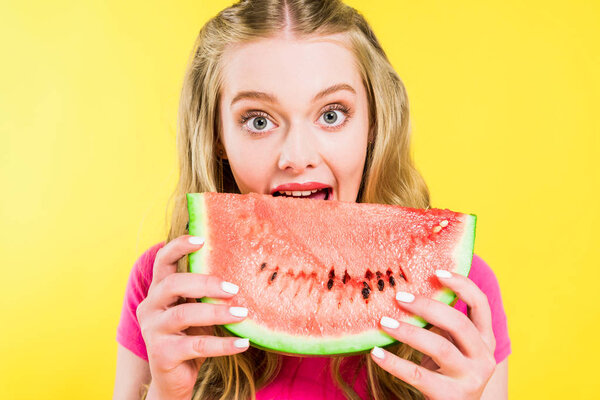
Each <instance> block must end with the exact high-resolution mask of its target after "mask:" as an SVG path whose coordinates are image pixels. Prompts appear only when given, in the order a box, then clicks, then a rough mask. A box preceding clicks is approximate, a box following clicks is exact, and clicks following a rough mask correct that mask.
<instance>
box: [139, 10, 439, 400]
mask: <svg viewBox="0 0 600 400" xmlns="http://www.w3.org/2000/svg"><path fill="white" fill-rule="evenodd" d="M284 30H289V31H291V32H292V33H293V34H294V35H296V36H297V37H300V38H302V37H308V36H314V35H331V34H344V37H346V38H347V39H349V44H350V46H349V48H350V49H351V50H352V51H353V53H354V55H355V60H356V66H357V68H358V69H359V72H360V74H361V76H362V80H363V84H364V86H365V89H366V93H367V97H368V103H369V122H370V132H371V134H372V143H369V145H368V148H367V159H366V162H365V167H364V172H363V179H362V182H361V185H360V189H359V192H358V196H357V201H359V202H368V203H382V204H398V205H402V206H406V207H418V208H429V206H430V203H429V191H428V189H427V186H426V184H425V182H424V180H423V178H422V177H421V175H420V174H419V172H418V171H417V170H416V168H415V167H414V165H413V162H412V159H411V154H410V126H409V125H410V123H409V110H408V98H407V95H406V90H405V88H404V85H403V83H402V81H401V80H400V78H399V76H398V75H397V73H396V72H395V70H394V69H393V67H392V65H391V64H390V62H389V60H388V59H387V56H386V54H385V52H384V50H383V49H382V48H381V46H380V44H379V42H378V40H377V38H376V37H375V34H374V33H373V31H372V30H371V28H370V26H369V25H368V23H367V21H366V20H365V19H364V17H363V16H362V15H361V14H360V13H359V12H357V11H356V10H355V9H354V8H352V7H349V6H347V5H345V4H344V3H342V2H341V1H339V0H282V1H279V0H246V1H240V2H239V3H236V4H234V5H232V6H230V7H228V8H226V9H224V10H222V11H221V12H220V13H219V14H218V15H216V16H214V17H213V18H212V19H210V20H209V21H208V22H207V23H206V24H205V26H203V27H202V29H201V30H200V33H199V35H198V37H197V39H196V42H195V45H194V49H193V52H192V55H191V59H190V61H189V65H188V68H187V70H186V73H185V78H184V82H183V88H182V91H181V99H180V107H179V115H178V124H179V131H178V136H177V151H178V155H179V167H180V175H179V182H178V184H177V187H176V189H175V191H174V193H173V194H172V196H171V198H170V201H173V212H172V216H171V221H170V222H171V225H170V230H169V234H168V237H167V242H169V241H171V240H173V239H174V238H176V237H179V236H181V235H184V234H186V233H187V232H186V223H187V221H188V213H187V203H186V196H185V195H186V193H194V192H205V191H218V192H232V193H239V189H238V188H237V185H236V184H235V180H234V178H233V175H232V172H231V169H230V167H229V164H228V163H227V161H226V160H221V159H220V158H218V157H216V146H217V143H218V140H219V129H220V123H219V118H220V116H219V108H218V106H219V99H220V88H221V87H222V85H221V83H222V79H223V76H222V75H221V71H222V65H221V62H222V55H223V52H224V51H225V50H226V48H227V47H228V46H230V45H236V44H240V43H244V42H249V41H252V40H256V39H259V38H267V37H273V36H276V35H278V34H281V32H282V31H284ZM178 271H179V272H184V271H188V264H187V257H184V258H182V259H181V260H180V261H179V264H178ZM214 332H215V334H217V335H221V336H224V335H227V332H226V331H225V330H224V329H222V328H221V327H214ZM388 349H389V350H390V351H392V352H393V353H395V354H397V355H399V356H400V357H403V358H405V359H409V360H411V361H413V362H415V363H417V364H418V363H420V360H421V356H422V354H421V353H420V352H418V351H417V350H415V349H412V348H411V347H409V346H407V345H405V344H396V345H393V346H390V347H389V348H388ZM343 362H344V358H343V357H334V358H332V362H331V373H332V377H333V379H334V381H335V382H336V384H337V385H338V387H340V389H341V390H342V391H343V393H344V394H345V395H346V397H347V398H348V399H359V396H358V395H357V393H356V392H355V391H354V390H353V389H352V385H351V383H349V382H346V381H344V379H343V378H342V376H341V373H340V366H341V364H342V363H343ZM280 365H281V358H280V356H278V355H277V354H274V353H269V352H265V351H262V350H259V349H256V348H252V347H251V348H250V349H248V350H247V351H246V352H243V353H240V354H236V355H233V356H224V357H215V358H207V359H206V361H205V362H204V363H203V364H202V366H201V369H200V372H199V374H198V379H197V381H196V386H195V388H194V396H193V398H194V399H223V400H225V399H248V398H252V399H254V398H255V393H256V391H257V390H258V389H260V388H261V387H263V386H265V385H266V384H268V383H269V382H270V381H272V380H273V379H274V378H275V377H276V375H277V374H278V372H279V369H280ZM363 367H366V369H367V377H368V386H369V389H370V393H371V396H372V398H374V399H388V398H394V397H395V398H401V399H422V398H423V395H422V394H421V393H420V392H419V391H418V390H416V389H415V388H413V387H412V386H410V385H408V384H407V383H405V382H403V381H401V380H400V379H397V378H395V377H394V376H392V375H391V374H389V373H388V372H387V371H384V370H383V369H381V368H380V367H379V366H377V365H376V364H375V363H373V361H372V360H371V357H370V355H369V354H366V355H363V356H362V358H361V362H360V363H359V368H363ZM355 377H356V374H355ZM144 397H145V395H144Z"/></svg>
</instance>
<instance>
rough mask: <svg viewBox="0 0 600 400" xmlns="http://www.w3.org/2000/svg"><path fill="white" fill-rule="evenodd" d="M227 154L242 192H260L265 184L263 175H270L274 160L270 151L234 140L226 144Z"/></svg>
mask: <svg viewBox="0 0 600 400" xmlns="http://www.w3.org/2000/svg"><path fill="white" fill-rule="evenodd" d="M227 147H228V148H227V156H228V159H229V165H230V167H231V172H232V173H233V176H234V178H235V180H236V183H237V185H238V187H239V189H240V191H241V192H242V193H247V192H251V191H252V192H259V193H260V192H262V191H263V190H264V186H265V177H268V176H270V171H271V170H272V166H273V165H274V163H275V161H274V160H273V157H272V155H270V154H272V153H270V152H265V151H260V150H259V149H253V146H252V144H251V143H244V141H242V140H238V141H236V143H235V144H232V146H227Z"/></svg>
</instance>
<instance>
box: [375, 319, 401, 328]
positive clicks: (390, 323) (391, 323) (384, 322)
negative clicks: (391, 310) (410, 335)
mask: <svg viewBox="0 0 600 400" xmlns="http://www.w3.org/2000/svg"><path fill="white" fill-rule="evenodd" d="M380 322H381V326H385V327H386V328H390V329H396V328H397V327H399V326H400V322H398V321H396V320H395V319H393V318H390V317H382V318H381V321H380Z"/></svg>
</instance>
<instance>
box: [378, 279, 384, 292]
mask: <svg viewBox="0 0 600 400" xmlns="http://www.w3.org/2000/svg"><path fill="white" fill-rule="evenodd" d="M383 285H384V283H383V281H382V280H381V279H380V280H378V281H377V289H379V291H380V292H381V291H382V290H383Z"/></svg>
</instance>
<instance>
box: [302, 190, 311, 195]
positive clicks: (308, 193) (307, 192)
mask: <svg viewBox="0 0 600 400" xmlns="http://www.w3.org/2000/svg"><path fill="white" fill-rule="evenodd" d="M311 193H312V192H311V191H310V190H303V191H302V196H310V194H311Z"/></svg>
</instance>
